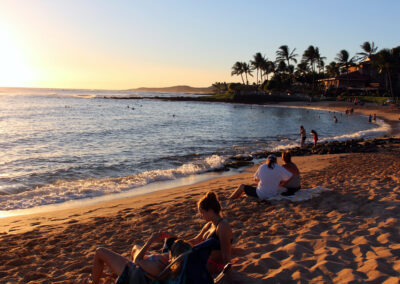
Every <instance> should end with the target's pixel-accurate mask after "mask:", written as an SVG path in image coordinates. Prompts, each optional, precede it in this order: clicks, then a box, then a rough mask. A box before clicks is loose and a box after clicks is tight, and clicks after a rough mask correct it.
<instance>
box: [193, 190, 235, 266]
mask: <svg viewBox="0 0 400 284" xmlns="http://www.w3.org/2000/svg"><path fill="white" fill-rule="evenodd" d="M197 207H198V210H199V213H200V215H201V217H202V218H203V219H204V220H205V221H206V222H207V223H206V224H205V225H204V227H203V228H202V229H201V231H200V233H199V234H198V235H197V236H196V237H194V238H193V239H191V240H190V241H189V243H191V244H192V245H197V244H199V243H201V242H202V241H205V240H208V239H212V238H214V239H216V240H219V243H220V248H219V249H217V250H214V251H212V253H211V256H210V258H209V259H208V264H207V269H208V271H209V272H210V273H219V272H221V271H222V269H223V268H224V266H225V264H227V263H228V262H230V261H231V255H232V229H231V226H230V225H229V223H228V221H227V220H226V219H224V218H223V217H222V208H221V204H220V203H219V200H218V198H217V196H216V194H215V193H214V192H208V193H207V194H206V195H205V196H204V197H203V198H202V199H200V201H199V202H198V203H197Z"/></svg>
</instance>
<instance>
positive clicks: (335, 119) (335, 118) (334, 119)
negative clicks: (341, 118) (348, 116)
mask: <svg viewBox="0 0 400 284" xmlns="http://www.w3.org/2000/svg"><path fill="white" fill-rule="evenodd" d="M333 121H334V122H335V123H337V122H338V120H337V117H336V115H335V116H333Z"/></svg>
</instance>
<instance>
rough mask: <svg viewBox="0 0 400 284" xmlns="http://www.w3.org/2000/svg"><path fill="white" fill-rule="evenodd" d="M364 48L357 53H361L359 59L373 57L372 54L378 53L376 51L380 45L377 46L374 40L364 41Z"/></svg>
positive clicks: (362, 46)
mask: <svg viewBox="0 0 400 284" xmlns="http://www.w3.org/2000/svg"><path fill="white" fill-rule="evenodd" d="M360 46H361V48H362V50H363V51H362V52H358V53H357V55H359V58H358V59H359V60H360V61H363V60H365V59H366V58H371V57H372V55H374V54H375V53H376V51H377V50H378V47H377V46H375V43H374V42H373V41H371V42H368V41H366V42H364V43H363V44H362V45H360Z"/></svg>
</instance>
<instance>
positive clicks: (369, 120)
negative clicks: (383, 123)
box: [368, 114, 372, 123]
mask: <svg viewBox="0 0 400 284" xmlns="http://www.w3.org/2000/svg"><path fill="white" fill-rule="evenodd" d="M368 122H369V123H371V122H372V114H370V115H369V116H368Z"/></svg>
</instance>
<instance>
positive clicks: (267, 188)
mask: <svg viewBox="0 0 400 284" xmlns="http://www.w3.org/2000/svg"><path fill="white" fill-rule="evenodd" d="M291 177H292V173H290V172H289V171H288V170H286V169H285V168H284V167H282V166H280V165H278V164H277V159H276V156H275V155H272V154H271V155H269V156H268V158H267V161H266V163H265V164H263V165H261V166H260V167H259V168H258V170H257V172H256V173H255V175H254V180H255V181H256V182H257V183H258V185H257V188H256V187H253V186H250V185H245V184H241V185H240V186H239V187H238V188H237V189H236V190H235V191H234V192H233V193H232V195H231V196H230V198H231V199H237V198H239V197H240V196H241V195H242V194H243V193H246V195H248V196H253V197H257V198H259V199H268V198H269V197H273V196H276V195H278V193H279V186H285V182H287V181H289V179H290V178H291Z"/></svg>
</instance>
